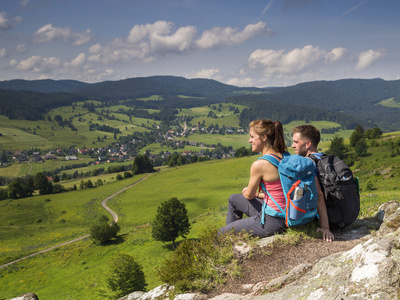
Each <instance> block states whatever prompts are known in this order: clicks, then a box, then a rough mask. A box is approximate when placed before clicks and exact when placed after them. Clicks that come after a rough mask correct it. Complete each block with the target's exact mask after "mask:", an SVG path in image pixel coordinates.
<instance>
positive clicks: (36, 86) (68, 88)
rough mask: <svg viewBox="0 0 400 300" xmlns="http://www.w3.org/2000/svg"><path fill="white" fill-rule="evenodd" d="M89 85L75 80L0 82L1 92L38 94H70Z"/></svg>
mask: <svg viewBox="0 0 400 300" xmlns="http://www.w3.org/2000/svg"><path fill="white" fill-rule="evenodd" d="M89 85H90V84H88V83H85V82H81V81H76V80H51V79H43V80H22V79H14V80H8V81H0V89H1V90H13V91H33V92H40V93H57V92H72V91H75V90H79V89H81V88H84V87H87V86H89Z"/></svg>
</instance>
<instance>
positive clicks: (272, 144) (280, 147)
mask: <svg viewBox="0 0 400 300" xmlns="http://www.w3.org/2000/svg"><path fill="white" fill-rule="evenodd" d="M249 127H250V139H249V143H251V149H252V151H253V152H261V153H262V155H265V154H270V155H273V156H275V157H277V158H278V159H279V160H281V159H282V158H283V154H284V153H285V151H286V149H287V148H286V145H285V139H284V135H283V127H282V124H281V123H280V122H279V121H275V122H273V121H271V120H267V119H261V120H256V121H253V122H251V123H250V125H249ZM261 180H263V181H264V184H265V185H266V188H267V190H268V192H269V193H270V194H271V195H272V197H273V198H274V199H275V201H276V202H278V204H279V205H280V206H281V207H282V209H284V208H285V206H286V201H285V196H284V194H283V190H282V185H281V182H280V179H279V173H278V169H277V168H276V167H275V166H274V165H272V164H271V163H270V162H268V161H266V160H263V159H262V160H256V161H255V162H254V163H253V164H252V165H251V168H250V180H249V184H248V185H247V187H245V188H244V189H243V190H242V193H241V194H234V195H231V196H230V198H229V206H228V215H227V218H226V226H225V227H223V228H221V229H220V233H224V232H227V231H230V230H232V229H234V230H235V231H238V232H239V231H242V230H246V231H247V232H249V233H251V234H253V235H256V236H263V237H264V236H270V235H274V234H275V233H280V232H282V231H284V230H285V228H286V225H285V220H284V219H283V218H279V217H272V216H270V215H267V214H265V216H264V218H265V221H264V224H261V223H262V222H261V219H262V206H263V201H264V197H265V195H264V194H263V193H258V189H259V186H260V182H261ZM268 198H269V197H268V196H266V198H265V201H267V205H268V206H270V207H271V208H273V209H275V210H276V211H279V210H278V208H277V207H276V205H275V204H274V203H273V202H272V201H268V200H269V199H268ZM243 213H245V214H246V215H247V216H249V217H248V218H244V219H242V217H243Z"/></svg>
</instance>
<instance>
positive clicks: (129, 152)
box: [0, 125, 244, 166]
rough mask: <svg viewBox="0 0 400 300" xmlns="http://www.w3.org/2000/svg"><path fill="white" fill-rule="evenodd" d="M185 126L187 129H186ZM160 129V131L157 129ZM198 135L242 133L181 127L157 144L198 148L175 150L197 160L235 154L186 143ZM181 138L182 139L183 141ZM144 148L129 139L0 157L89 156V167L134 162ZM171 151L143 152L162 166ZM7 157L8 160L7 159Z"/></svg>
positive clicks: (27, 159) (29, 159)
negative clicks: (139, 149)
mask: <svg viewBox="0 0 400 300" xmlns="http://www.w3.org/2000/svg"><path fill="white" fill-rule="evenodd" d="M185 127H186V126H185ZM157 129H159V128H157ZM199 132H201V133H202V134H235V133H236V134H244V130H243V129H237V128H230V127H227V128H225V127H224V128H221V129H215V128H214V127H213V126H211V127H208V128H205V127H200V126H199V125H197V126H193V128H190V129H187V128H182V129H181V130H179V129H178V130H168V131H167V132H165V133H164V134H159V138H157V140H156V142H157V143H159V144H161V145H163V146H168V149H170V148H172V149H174V150H178V149H184V148H185V146H191V147H198V148H199V151H176V152H179V154H180V155H182V156H183V157H186V158H187V159H189V160H190V159H191V158H192V156H196V161H197V159H200V160H201V159H203V160H206V159H224V158H230V157H234V156H235V153H236V151H235V150H234V149H232V147H223V146H222V145H220V144H218V145H215V144H206V143H204V142H197V141H193V140H187V138H188V137H189V136H190V135H192V134H195V133H199ZM183 138H184V139H183ZM137 145H140V146H139V147H141V148H143V147H145V146H146V142H144V141H143V140H138V139H132V140H131V141H129V142H128V143H119V142H116V143H112V144H110V145H109V146H108V147H92V148H87V147H86V148H76V147H73V148H70V149H60V148H58V149H55V150H50V151H45V152H42V151H39V150H37V149H36V150H17V151H15V152H14V153H10V152H9V153H5V155H3V156H2V157H1V161H0V165H1V166H7V165H9V164H10V163H12V162H16V163H27V162H30V163H41V162H44V161H46V160H65V161H72V160H76V161H79V159H80V158H83V157H87V156H90V157H91V158H93V161H92V162H91V164H92V165H99V164H102V163H105V162H108V163H112V162H124V161H133V160H134V159H135V157H136V156H137V155H138V153H136V151H135V150H133V149H137V147H134V146H137ZM173 152H175V151H173ZM173 152H172V150H171V151H168V150H167V151H161V153H157V154H155V153H151V151H149V150H146V151H145V154H146V155H147V156H148V157H149V158H150V160H151V161H152V163H153V165H154V166H161V165H162V164H164V163H165V162H166V161H167V159H168V157H169V156H170V155H172V154H173ZM6 157H7V158H6Z"/></svg>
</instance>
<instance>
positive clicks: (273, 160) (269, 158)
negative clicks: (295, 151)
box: [258, 151, 290, 167]
mask: <svg viewBox="0 0 400 300" xmlns="http://www.w3.org/2000/svg"><path fill="white" fill-rule="evenodd" d="M289 155H290V153H289V152H287V151H285V152H283V155H282V157H279V156H278V155H275V154H265V155H263V156H261V157H259V158H258V159H265V160H266V161H269V162H270V163H271V164H273V165H274V166H275V167H278V166H279V162H280V161H281V160H282V159H284V158H285V157H286V156H289Z"/></svg>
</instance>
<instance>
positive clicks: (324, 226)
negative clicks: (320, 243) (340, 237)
mask: <svg viewBox="0 0 400 300" xmlns="http://www.w3.org/2000/svg"><path fill="white" fill-rule="evenodd" d="M315 184H316V185H317V190H318V202H317V211H318V215H319V228H318V229H317V231H320V232H322V235H323V239H324V240H325V241H327V242H331V241H333V240H334V236H333V234H332V232H330V231H329V219H328V212H327V210H326V203H325V197H324V193H323V192H322V190H321V186H320V185H319V180H318V178H317V177H316V178H315Z"/></svg>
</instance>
